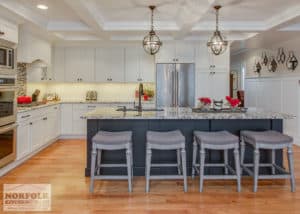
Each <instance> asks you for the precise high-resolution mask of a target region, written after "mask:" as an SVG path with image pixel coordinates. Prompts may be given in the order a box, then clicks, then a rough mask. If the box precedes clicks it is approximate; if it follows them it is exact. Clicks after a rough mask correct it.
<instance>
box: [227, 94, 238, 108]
mask: <svg viewBox="0 0 300 214" xmlns="http://www.w3.org/2000/svg"><path fill="white" fill-rule="evenodd" d="M226 100H227V102H228V103H229V105H230V106H231V107H233V108H234V107H237V106H238V105H239V104H240V103H241V101H240V100H239V99H234V98H232V97H230V96H226Z"/></svg>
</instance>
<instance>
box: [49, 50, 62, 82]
mask: <svg viewBox="0 0 300 214" xmlns="http://www.w3.org/2000/svg"><path fill="white" fill-rule="evenodd" d="M52 60H53V61H52V74H53V75H52V77H53V81H55V82H64V81H65V48H64V47H54V48H53V49H52Z"/></svg>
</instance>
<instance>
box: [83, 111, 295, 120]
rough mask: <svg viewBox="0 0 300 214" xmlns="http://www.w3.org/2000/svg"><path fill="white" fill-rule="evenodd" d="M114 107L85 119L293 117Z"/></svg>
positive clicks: (280, 114) (89, 113)
mask: <svg viewBox="0 0 300 214" xmlns="http://www.w3.org/2000/svg"><path fill="white" fill-rule="evenodd" d="M116 110H117V109H116V108H97V109H95V110H93V111H91V112H88V113H87V114H85V117H86V118H87V119H101V120H103V119H109V120H111V119H129V120H131V119H134V120H143V119H144V120H155V119H157V120H162V119H164V120H168V119H169V120H172V119H177V120H180V119H182V120H187V119H189V120H199V119H293V118H295V116H293V115H290V114H284V113H279V112H270V111H263V110H258V109H254V108H253V109H251V108H250V109H248V110H247V112H246V113H236V112H233V113H194V112H192V109H191V108H164V111H143V112H141V113H139V112H137V111H127V112H122V111H116Z"/></svg>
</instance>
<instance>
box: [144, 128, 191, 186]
mask: <svg viewBox="0 0 300 214" xmlns="http://www.w3.org/2000/svg"><path fill="white" fill-rule="evenodd" d="M152 149H156V150H176V152H177V163H176V164H173V163H170V164H151V156H152ZM151 167H177V168H178V175H150V171H151ZM181 172H182V173H181ZM145 174H146V192H149V187H150V180H151V179H155V180H158V179H183V180H184V191H185V192H186V191H187V174H186V154H185V137H184V136H183V135H182V134H181V132H180V131H179V130H176V131H169V132H154V131H148V132H147V149H146V173H145ZM181 174H182V175H181Z"/></svg>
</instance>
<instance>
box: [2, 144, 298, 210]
mask: <svg viewBox="0 0 300 214" xmlns="http://www.w3.org/2000/svg"><path fill="white" fill-rule="evenodd" d="M294 153H295V155H294V157H295V171H296V180H297V183H299V181H300V147H295V149H294ZM85 154H86V152H85V141H84V140H60V141H58V142H56V143H54V144H53V145H51V146H50V147H48V148H47V149H45V150H44V151H42V152H40V153H39V154H37V155H36V156H34V157H33V158H31V159H30V160H28V161H26V162H25V163H24V164H22V165H21V166H19V167H18V168H16V169H14V170H13V171H11V172H10V173H8V174H7V175H5V176H3V177H1V178H0V186H1V195H0V197H1V200H2V188H3V184H14V183H17V184H18V183H19V184H20V183H50V184H51V185H52V212H51V213H82V214H84V213H103V214H106V213H109V214H113V213H138V214H141V213H151V214H152V213H153V214H156V213H157V214H158V213H205V214H210V213H212V214H219V213H220V214H221V213H230V214H235V213H242V214H244V213H258V214H263V213H268V214H270V213H289V214H292V213H300V192H299V191H297V192H296V193H291V192H290V184H289V180H280V181H259V187H258V192H257V193H252V180H250V179H243V182H242V184H243V185H242V192H241V193H237V192H236V183H235V182H232V181H205V183H204V192H203V193H199V192H198V187H199V185H198V182H199V181H198V179H195V180H191V179H190V180H189V192H188V193H184V192H183V191H182V185H183V182H181V181H154V182H152V183H151V192H150V193H149V194H145V192H144V188H145V181H144V178H143V177H137V178H136V177H135V178H134V186H133V191H134V192H133V193H131V194H130V193H127V182H126V181H96V183H95V193H94V194H90V193H89V178H86V177H84V168H85ZM197 178H198V177H197ZM298 189H300V187H299V186H298ZM1 206H2V201H1ZM1 212H2V207H1V209H0V213H1ZM27 213H28V212H27ZM35 213H37V212H35ZM47 213H49V212H47Z"/></svg>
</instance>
